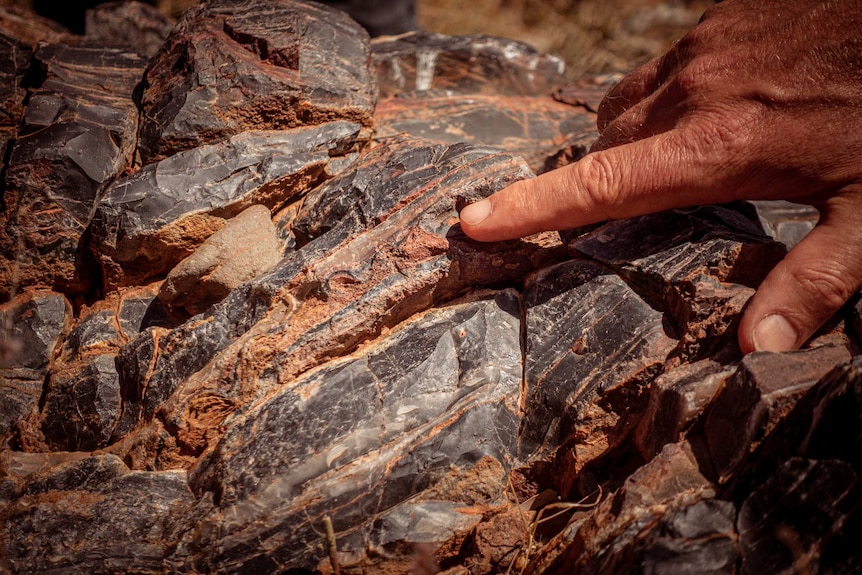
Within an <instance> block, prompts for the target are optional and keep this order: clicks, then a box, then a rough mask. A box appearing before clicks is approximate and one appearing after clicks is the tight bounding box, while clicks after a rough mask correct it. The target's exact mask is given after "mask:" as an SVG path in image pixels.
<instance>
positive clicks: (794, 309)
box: [739, 196, 862, 353]
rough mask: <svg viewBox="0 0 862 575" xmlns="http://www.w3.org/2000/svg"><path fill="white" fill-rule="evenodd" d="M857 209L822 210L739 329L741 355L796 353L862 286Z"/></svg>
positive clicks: (764, 287)
mask: <svg viewBox="0 0 862 575" xmlns="http://www.w3.org/2000/svg"><path fill="white" fill-rule="evenodd" d="M833 200H836V202H835V203H845V202H843V200H851V202H850V203H853V201H852V199H851V198H848V197H847V196H844V197H836V198H833ZM855 203H856V205H855V206H854V205H844V206H835V205H834V204H833V205H832V206H830V207H829V208H827V209H826V210H824V213H823V217H822V218H821V221H820V223H818V225H817V226H816V227H815V228H814V229H813V230H811V232H810V233H809V234H808V236H806V237H805V239H803V240H802V241H801V242H800V243H799V244H798V245H797V246H796V247H794V248H793V249H792V250H791V251H790V252H789V253H788V254H787V256H786V257H785V258H784V260H783V261H781V262H780V263H779V264H778V265H777V266H775V268H774V269H773V270H772V271H771V272H770V273H769V275H767V276H766V279H764V280H763V283H761V284H760V287H759V288H758V290H757V293H756V294H755V295H754V297H753V298H752V299H751V301H750V302H749V304H748V307H747V308H746V311H745V314H744V315H743V318H742V321H741V322H740V325H739V347H740V348H741V349H742V351H743V353H748V352H750V351H788V350H792V349H797V348H798V347H799V346H801V345H802V344H803V343H805V341H806V340H807V339H808V338H809V337H811V335H812V334H813V333H814V332H815V331H817V329H818V328H819V327H820V326H821V325H823V323H824V322H825V321H826V320H828V319H829V318H830V317H831V316H832V315H834V314H835V312H837V311H838V309H839V308H840V307H841V306H842V305H844V303H846V302H847V300H848V299H850V296H852V295H853V294H854V293H855V292H856V291H857V290H858V289H859V287H860V285H862V231H860V226H859V224H858V222H856V221H854V217H858V210H859V205H860V203H862V202H860V201H859V200H858V199H857V200H856V202H855ZM854 209H855V210H856V212H857V214H856V216H854V213H853V212H854Z"/></svg>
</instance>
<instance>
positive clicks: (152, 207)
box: [91, 122, 361, 289]
mask: <svg viewBox="0 0 862 575" xmlns="http://www.w3.org/2000/svg"><path fill="white" fill-rule="evenodd" d="M360 131H361V126H360V125H359V124H354V123H350V122H330V123H326V124H323V125H321V126H309V127H304V128H296V129H293V130H284V131H274V130H267V131H252V132H244V133H242V134H238V135H236V136H233V137H231V138H230V139H228V140H227V141H225V142H221V143H218V144H211V145H208V146H201V147H199V148H194V149H192V150H187V151H185V152H180V153H178V154H175V155H173V156H171V157H170V158H167V159H165V160H162V161H161V162H157V163H154V164H150V165H148V166H145V167H144V168H142V169H141V170H139V171H138V172H136V173H134V174H132V175H131V176H128V177H126V178H122V179H120V180H118V181H117V182H115V183H114V184H113V185H112V186H111V187H110V188H109V189H108V190H107V191H106V192H105V194H104V197H103V198H102V201H101V203H100V204H99V205H98V207H97V209H96V212H95V215H94V218H93V225H92V242H91V248H92V250H93V252H94V253H95V254H96V257H97V259H98V261H99V264H100V266H101V268H102V272H103V275H104V281H105V285H106V288H107V289H114V288H116V287H118V286H123V285H135V284H140V283H144V282H146V281H148V280H150V279H152V278H156V277H159V276H160V275H164V274H166V273H167V272H168V271H170V270H171V269H172V268H173V267H174V266H176V265H177V264H178V263H179V262H180V261H182V260H183V259H185V258H187V257H188V256H190V255H191V254H192V253H193V252H194V251H195V250H196V249H197V248H198V247H199V246H200V245H201V244H202V243H203V242H204V240H206V239H207V238H208V237H209V236H211V235H212V234H213V233H215V232H216V231H218V230H219V229H221V228H222V227H223V226H224V224H225V221H226V220H227V219H229V218H231V217H233V216H235V215H237V214H238V213H240V212H242V211H243V210H245V209H246V208H248V207H249V206H251V205H254V204H260V205H264V206H266V207H268V208H270V209H271V210H275V209H278V208H279V207H281V206H283V205H284V204H285V203H287V202H289V201H291V200H296V199H298V198H300V197H301V196H302V195H303V194H305V193H306V192H308V190H310V189H311V188H313V187H314V186H315V185H317V184H318V183H320V182H321V181H323V180H325V179H326V178H327V177H329V175H330V174H329V173H328V172H327V165H328V164H329V163H330V162H331V161H332V159H333V158H339V157H341V156H343V155H345V154H348V153H350V152H352V151H353V150H354V149H355V147H356V145H357V137H358V135H359V133H360Z"/></svg>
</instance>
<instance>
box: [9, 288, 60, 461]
mask: <svg viewBox="0 0 862 575" xmlns="http://www.w3.org/2000/svg"><path fill="white" fill-rule="evenodd" d="M71 323H72V306H71V305H70V304H69V302H68V300H66V298H65V297H63V296H62V295H61V294H58V293H53V292H48V291H28V292H25V293H23V294H21V295H19V296H18V297H16V298H15V299H13V300H12V301H9V302H6V303H4V304H2V305H0V330H2V331H0V346H2V357H0V444H2V440H3V439H4V438H6V436H7V434H8V433H9V432H10V431H11V430H12V429H13V426H15V424H16V423H17V422H18V421H19V420H20V419H21V418H22V417H25V416H27V415H29V413H30V412H31V411H32V410H34V409H36V408H37V407H38V403H39V398H40V397H41V396H42V393H43V388H44V385H45V377H46V375H47V373H48V370H49V369H51V366H52V362H53V360H54V357H55V354H56V352H57V348H58V346H59V344H60V342H61V341H62V338H63V336H64V334H65V332H66V331H67V330H68V329H69V327H70V326H71Z"/></svg>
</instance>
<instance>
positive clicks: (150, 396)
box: [119, 139, 563, 466]
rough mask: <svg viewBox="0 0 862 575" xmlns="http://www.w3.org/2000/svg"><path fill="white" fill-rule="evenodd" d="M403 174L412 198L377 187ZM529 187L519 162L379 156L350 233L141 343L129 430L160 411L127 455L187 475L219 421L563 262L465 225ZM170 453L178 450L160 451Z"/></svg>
mask: <svg viewBox="0 0 862 575" xmlns="http://www.w3.org/2000/svg"><path fill="white" fill-rule="evenodd" d="M404 171H406V172H409V173H410V174H411V175H406V176H405V177H404V178H403V180H401V182H402V186H398V187H395V188H393V190H389V191H384V189H381V188H377V187H376V186H374V185H373V183H374V182H377V181H380V179H379V176H380V175H383V174H388V173H393V172H404ZM529 174H530V172H529V170H528V168H527V167H526V166H525V165H524V164H523V162H522V161H520V160H519V159H517V158H515V157H513V156H510V155H507V154H502V153H499V152H496V151H495V150H491V149H488V148H481V147H476V146H469V145H466V144H461V145H456V146H442V145H437V144H428V143H424V144H423V143H422V142H421V141H416V140H412V139H408V140H401V141H398V142H392V146H391V147H386V146H381V147H379V148H377V149H376V150H375V151H374V152H372V153H371V154H369V155H368V156H367V157H366V158H365V161H363V162H360V163H357V164H356V165H355V166H354V167H353V168H351V169H350V170H347V171H346V172H345V173H343V174H342V175H341V176H339V178H338V181H340V182H341V184H342V185H344V186H346V189H347V190H350V189H351V188H352V187H354V186H356V189H355V191H353V192H349V191H347V192H345V193H353V194H354V196H355V197H356V203H355V208H354V209H352V210H350V211H348V212H347V213H346V214H345V216H344V218H343V220H342V221H341V222H339V224H338V225H336V226H335V227H334V228H332V229H330V230H328V231H326V232H324V233H322V235H320V236H318V237H316V238H315V239H314V240H312V241H310V242H309V243H307V244H305V245H304V246H303V247H302V248H301V249H300V250H298V251H297V252H296V253H294V254H293V255H292V256H290V257H288V258H286V259H284V260H283V261H282V262H281V263H280V264H279V265H277V266H276V267H275V268H274V269H273V270H272V271H270V272H269V273H267V274H265V275H264V276H262V277H261V278H258V279H257V280H254V281H252V282H249V283H248V284H245V285H244V286H241V287H240V288H238V289H236V290H234V292H232V293H231V294H230V295H229V296H228V298H227V299H226V300H224V302H222V303H220V304H218V305H217V306H216V307H215V308H214V309H213V310H212V312H209V313H207V314H204V315H203V316H200V317H197V318H192V320H190V321H189V322H187V323H186V324H185V325H184V326H182V327H180V328H178V329H176V330H174V331H172V332H170V333H161V332H154V331H151V332H148V333H145V334H142V335H141V336H140V337H139V338H136V339H135V340H133V341H132V342H130V343H129V344H128V345H127V346H126V347H125V348H124V349H123V351H122V352H121V354H120V357H119V364H120V366H121V369H122V372H123V374H124V378H125V381H127V382H129V383H130V384H132V385H133V387H132V388H130V395H129V397H128V403H127V404H126V408H125V413H127V414H134V413H136V414H138V415H136V416H135V417H134V418H133V420H132V421H130V422H129V423H128V428H127V429H131V428H133V427H134V426H135V425H137V421H138V419H137V418H140V419H142V420H144V421H146V420H149V419H150V418H151V417H152V416H153V414H154V413H155V411H156V410H157V409H159V411H160V418H159V420H158V421H154V422H153V425H151V426H149V427H148V428H147V429H146V430H145V432H141V434H140V437H138V438H133V439H132V444H131V445H127V446H126V447H124V448H123V449H129V450H131V451H130V452H135V453H137V454H138V455H140V456H141V457H144V458H145V459H146V458H152V457H155V456H158V457H159V458H161V459H162V460H161V461H159V462H155V463H152V464H154V465H159V466H161V465H187V464H188V459H187V457H188V455H191V454H196V453H199V452H200V451H201V450H202V449H204V447H205V446H206V445H207V444H209V443H210V442H211V441H213V440H214V439H216V438H217V436H218V433H219V432H218V424H217V423H216V422H218V421H221V420H223V419H224V418H225V417H227V416H228V415H229V414H230V413H232V412H233V411H234V410H235V409H237V408H238V407H240V406H242V405H244V404H246V403H247V402H248V401H250V400H251V399H253V398H254V397H257V396H260V395H262V394H266V393H268V392H270V391H271V390H273V389H275V388H277V387H278V386H280V385H285V384H287V383H288V382H290V381H291V380H292V379H293V378H294V377H295V376H297V375H299V374H301V373H303V372H305V371H307V370H308V369H311V368H313V367H315V366H317V365H320V364H321V363H323V362H325V361H328V360H330V359H334V358H337V357H340V356H342V355H345V354H348V353H350V352H351V351H352V350H353V349H355V348H356V346H358V345H360V344H361V343H362V342H364V341H367V340H370V339H373V338H375V337H377V336H378V335H379V334H380V333H381V332H382V331H384V330H386V329H388V328H391V327H393V326H394V325H397V324H398V323H399V322H400V321H403V320H405V319H407V318H408V317H410V316H411V315H413V314H415V313H418V312H421V311H423V310H425V309H428V308H429V307H432V306H434V305H437V304H440V303H444V302H446V301H450V300H452V299H454V298H456V297H458V296H459V295H461V294H464V293H466V292H467V291H469V290H471V289H474V288H477V287H487V286H500V285H503V286H505V285H511V284H512V283H515V282H517V281H519V280H520V278H522V277H523V276H524V275H525V274H526V273H528V272H529V271H532V270H533V269H535V268H536V267H541V266H544V265H547V264H548V263H549V262H551V261H556V260H558V259H559V257H560V256H561V255H562V253H563V250H562V249H561V247H562V246H561V245H560V244H559V243H557V241H556V240H555V239H554V238H553V237H552V236H547V235H541V236H536V237H534V238H531V239H529V240H517V241H511V242H503V243H497V244H482V243H477V242H474V241H472V240H469V239H467V238H466V237H465V236H464V235H463V233H461V232H460V231H459V230H458V228H457V226H456V224H457V212H456V207H457V206H460V205H463V204H465V203H467V202H469V201H475V200H476V199H478V198H481V197H484V196H487V195H489V194H490V193H492V192H494V191H495V190H497V189H500V188H502V187H504V186H505V185H507V184H509V183H511V182H513V181H515V180H517V179H522V178H524V177H527V176H529ZM363 182H364V183H365V184H363ZM336 185H337V182H336V181H335V180H333V182H332V183H329V184H327V186H332V187H334V186H336ZM330 189H332V188H330ZM393 191H397V192H398V194H399V195H389V194H390V193H393ZM190 341H194V342H196V343H195V345H194V346H189V345H188V342H190ZM152 362H155V363H152ZM247 366H253V370H254V373H255V374H254V375H250V373H249V372H248V371H247ZM228 382H232V383H228ZM169 397H170V399H169V400H168V401H167V402H165V400H167V399H168V398H169ZM163 403H164V404H163ZM162 422H164V424H165V428H164V429H163V428H161V425H162ZM165 433H169V436H166V435H164V434H165ZM149 434H156V435H157V436H159V437H160V439H158V440H156V439H153V438H152V437H150V435H149ZM163 441H164V442H167V444H171V445H172V447H167V444H165V447H164V448H163V449H159V450H157V451H153V450H152V449H151V447H154V445H155V444H156V443H160V442H163ZM144 444H146V445H148V446H150V447H141V446H142V445H144ZM136 445H137V446H138V447H136ZM139 448H140V449H143V451H138V450H139ZM185 454H188V455H185ZM172 457H178V458H179V459H178V460H176V461H172V460H171V458H172ZM182 461H185V463H182ZM143 464H144V463H143V460H141V465H143Z"/></svg>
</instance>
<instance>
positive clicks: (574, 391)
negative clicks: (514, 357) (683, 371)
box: [520, 260, 677, 483]
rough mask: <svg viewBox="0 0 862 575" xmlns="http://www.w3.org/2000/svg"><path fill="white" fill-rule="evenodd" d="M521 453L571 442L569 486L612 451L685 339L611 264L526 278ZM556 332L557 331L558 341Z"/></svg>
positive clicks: (567, 447)
mask: <svg viewBox="0 0 862 575" xmlns="http://www.w3.org/2000/svg"><path fill="white" fill-rule="evenodd" d="M524 307H525V309H526V338H527V340H526V350H525V354H526V364H525V370H524V383H525V386H526V390H525V397H524V402H525V406H524V423H523V428H522V433H521V438H520V441H521V451H522V454H523V455H524V456H528V455H530V454H533V453H535V454H536V456H541V457H548V456H550V455H551V454H553V453H554V451H555V450H556V449H558V448H561V447H564V451H565V452H566V457H565V461H566V463H565V464H562V463H560V464H558V466H557V469H556V472H555V475H556V476H557V478H558V480H559V481H561V482H563V483H565V481H566V478H570V476H573V475H575V474H576V473H577V472H579V471H580V470H581V469H582V468H583V466H584V465H585V464H586V463H588V462H589V461H591V460H593V459H595V458H596V457H598V456H599V455H601V454H603V453H605V452H606V450H607V449H608V447H609V446H608V444H607V436H608V435H609V434H610V432H611V431H612V430H613V429H614V428H615V427H616V426H617V425H619V424H621V420H622V419H623V418H625V416H626V415H627V413H628V412H629V410H632V408H633V403H632V400H633V398H635V397H638V396H639V395H641V388H643V387H644V386H646V385H647V384H648V383H649V382H650V381H651V380H652V379H653V378H654V377H655V376H656V375H657V374H658V373H659V372H660V370H661V369H662V366H663V365H664V362H665V361H666V360H667V357H668V354H669V353H670V352H671V351H673V349H674V348H675V346H676V343H677V342H676V340H675V339H673V337H672V335H671V334H668V333H666V331H665V325H666V319H665V317H664V314H662V313H661V312H660V311H657V310H656V309H654V308H653V307H651V306H650V305H649V304H648V303H647V302H645V301H644V300H643V299H641V298H640V296H638V294H637V293H635V292H634V291H632V289H631V288H630V287H629V286H628V285H627V284H626V283H625V282H624V281H622V279H620V278H619V277H618V276H616V275H614V274H613V273H611V272H610V270H608V269H607V268H604V267H602V266H599V265H597V264H595V263H592V262H588V261H584V260H572V261H569V262H565V263H562V264H558V265H556V266H553V267H549V268H546V269H543V270H541V271H539V272H537V273H536V274H535V275H534V276H532V277H530V278H529V279H528V280H527V283H526V289H525V293H524ZM548 334H554V335H553V337H548Z"/></svg>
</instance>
